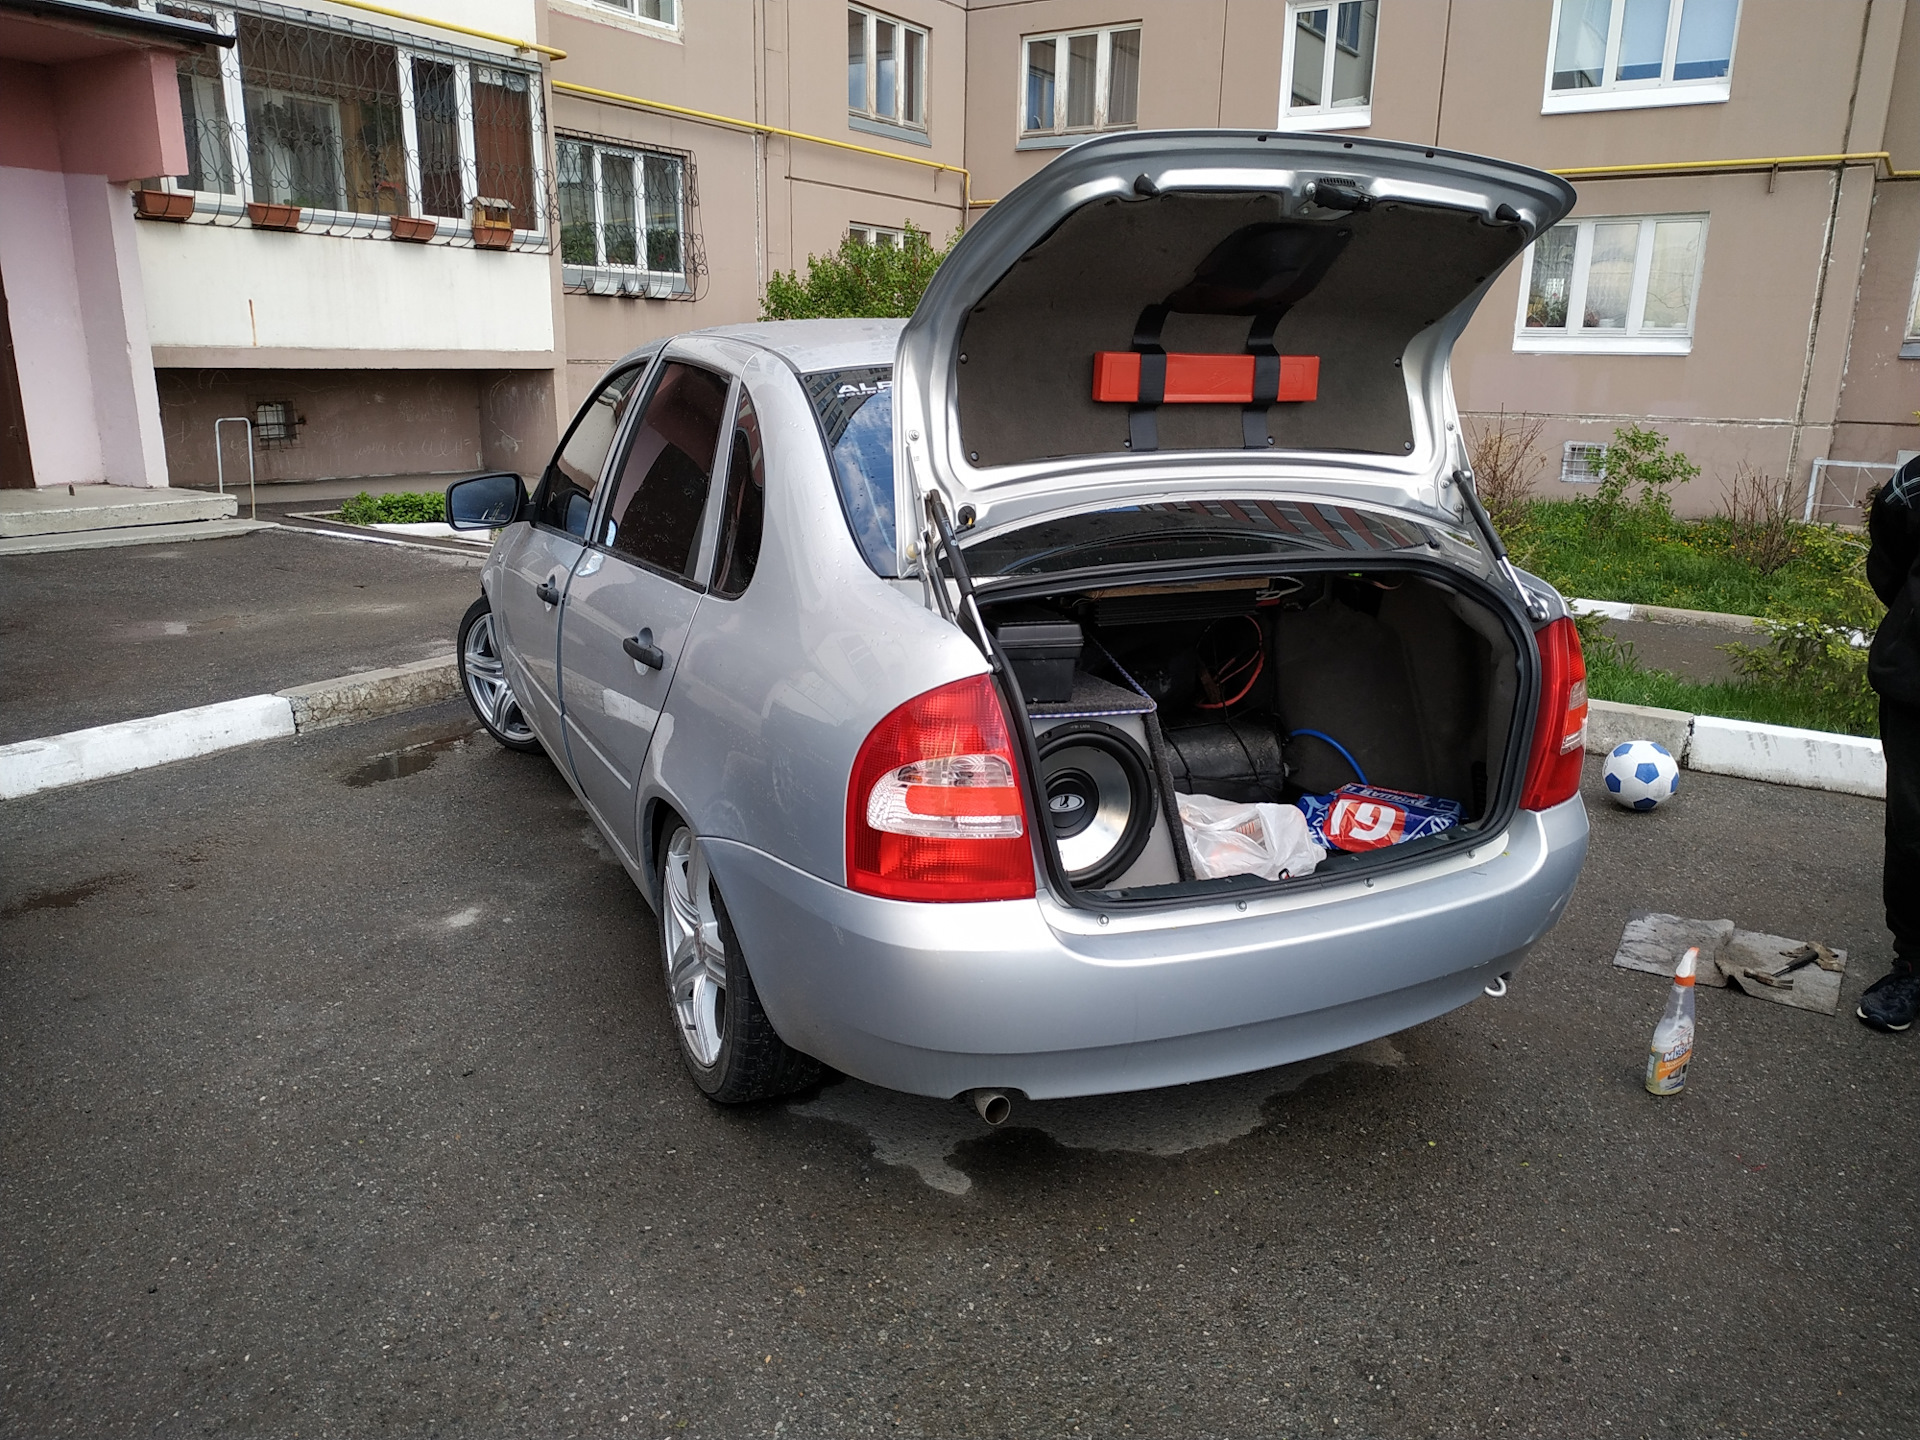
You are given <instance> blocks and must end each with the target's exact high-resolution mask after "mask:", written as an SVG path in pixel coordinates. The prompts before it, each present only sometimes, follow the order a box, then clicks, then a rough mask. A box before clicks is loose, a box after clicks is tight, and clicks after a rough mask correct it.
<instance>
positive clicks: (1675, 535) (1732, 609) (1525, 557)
mask: <svg viewBox="0 0 1920 1440" xmlns="http://www.w3.org/2000/svg"><path fill="white" fill-rule="evenodd" d="M1808 532H1809V533H1807V535H1806V538H1805V541H1804V543H1803V544H1802V547H1801V553H1800V554H1799V555H1797V556H1795V557H1794V558H1793V559H1791V560H1788V561H1787V562H1786V563H1785V564H1784V565H1782V566H1780V568H1778V569H1777V570H1775V571H1774V572H1773V573H1772V574H1771V575H1765V574H1762V573H1761V572H1760V570H1759V568H1758V567H1756V566H1754V565H1752V564H1751V563H1749V562H1748V561H1746V560H1744V559H1742V558H1741V557H1740V556H1739V555H1738V554H1736V553H1734V552H1733V551H1732V550H1731V549H1730V548H1729V546H1728V540H1729V527H1728V525H1727V523H1726V521H1724V520H1722V519H1718V518H1715V519H1708V520H1698V521H1692V522H1687V521H1677V520H1674V521H1664V522H1663V521H1661V520H1659V519H1657V518H1652V517H1641V516H1627V517H1624V518H1623V519H1622V521H1621V522H1620V523H1619V524H1617V525H1616V526H1615V527H1614V528H1613V529H1612V530H1610V531H1607V532H1604V533H1602V534H1598V535H1595V534H1592V533H1590V532H1589V529H1588V524H1587V517H1586V514H1585V507H1583V506H1581V505H1579V504H1578V503H1576V502H1574V501H1569V500H1536V501H1534V502H1533V503H1532V504H1531V505H1529V506H1528V507H1527V511H1526V518H1525V519H1524V520H1523V521H1522V522H1521V523H1520V524H1519V525H1516V526H1514V527H1512V528H1511V529H1510V530H1509V531H1508V532H1507V534H1506V536H1505V537H1504V538H1505V539H1506V542H1507V546H1508V548H1509V549H1510V550H1512V551H1513V556H1514V560H1515V563H1517V564H1519V565H1521V566H1522V567H1524V568H1525V569H1528V570H1531V571H1532V572H1533V573H1534V574H1536V575H1539V576H1540V577H1541V578H1543V579H1545V580H1548V581H1550V582H1552V584H1553V585H1554V586H1555V587H1556V588H1557V589H1558V590H1559V591H1560V593H1561V594H1563V595H1567V596H1577V597H1579V598H1581V599H1587V600H1620V601H1625V602H1627V603H1629V604H1634V605H1674V606H1678V607H1679V608H1681V609H1684V610H1718V611H1721V612H1723V613H1726V614H1731V615H1770V614H1771V615H1778V614H1787V613H1792V612H1795V611H1802V610H1810V609H1816V608H1818V607H1819V604H1820V602H1821V600H1822V599H1823V598H1824V597H1825V596H1827V595H1828V594H1829V593H1830V592H1831V590H1832V587H1833V585H1834V583H1835V581H1836V580H1837V579H1838V578H1839V577H1840V576H1843V575H1845V574H1847V573H1849V572H1853V573H1857V572H1858V568H1859V566H1860V565H1861V564H1862V563H1863V562H1864V560H1865V557H1866V543H1865V541H1864V540H1860V539H1857V538H1855V537H1854V536H1851V535H1846V534H1844V533H1842V532H1839V531H1835V530H1832V529H1828V528H1824V527H1808Z"/></svg>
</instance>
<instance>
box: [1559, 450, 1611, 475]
mask: <svg viewBox="0 0 1920 1440" xmlns="http://www.w3.org/2000/svg"><path fill="white" fill-rule="evenodd" d="M1606 454H1607V447H1606V446H1604V445H1595V444H1592V443H1591V442H1589V441H1585V440H1569V441H1567V443H1566V446H1565V447H1564V448H1563V449H1562V450H1561V452H1560V478H1561V479H1562V480H1564V481H1566V482H1567V483H1568V484H1569V485H1597V484H1599V483H1600V466H1601V462H1602V461H1603V460H1604V459H1605V458H1606Z"/></svg>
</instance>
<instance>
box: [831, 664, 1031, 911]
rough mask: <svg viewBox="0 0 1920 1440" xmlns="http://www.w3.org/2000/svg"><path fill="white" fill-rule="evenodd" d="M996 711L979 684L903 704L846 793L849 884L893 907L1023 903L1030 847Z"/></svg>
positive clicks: (946, 688)
mask: <svg viewBox="0 0 1920 1440" xmlns="http://www.w3.org/2000/svg"><path fill="white" fill-rule="evenodd" d="M1028 828H1029V821H1028V815H1027V802H1026V797H1025V794H1024V793H1023V792H1022V790H1021V788H1020V780H1019V774H1018V771H1017V770H1016V769H1015V767H1014V761H1013V745H1012V742H1011V741H1010V739H1009V738H1008V733H1007V718H1006V712H1005V711H1004V710H1002V709H1001V707H1000V697H999V695H998V694H997V693H995V691H994V688H993V681H992V680H990V679H989V678H988V677H987V676H985V675H975V676H971V677H970V678H968V679H965V680H956V681H954V682H953V683H952V684H951V685H942V686H941V687H940V688H939V689H937V690H929V691H928V692H927V693H926V694H924V695H921V696H918V697H917V698H915V699H912V700H909V701H908V702H907V703H906V704H904V705H902V706H901V707H900V708H899V709H898V710H895V711H894V712H893V713H892V714H891V715H889V716H887V718H886V719H884V720H882V721H881V722H880V723H879V724H878V725H876V726H875V727H874V729H873V733H872V734H871V735H869V736H867V738H866V743H864V744H863V745H861V747H860V753H859V755H857V756H856V757H855V758H854V762H853V775H852V778H851V779H850V781H849V782H848V785H847V884H848V885H849V886H850V887H851V888H853V889H855V890H858V891H860V892H861V893H862V894H866V895H883V896H886V897H888V898H889V899H894V900H948V901H952V900H1025V899H1030V898H1032V896H1033V893H1034V892H1033V847H1032V842H1031V841H1030V840H1029V839H1028V838H1027V831H1028Z"/></svg>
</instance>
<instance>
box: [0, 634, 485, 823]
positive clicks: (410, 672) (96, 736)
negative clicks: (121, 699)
mask: <svg viewBox="0 0 1920 1440" xmlns="http://www.w3.org/2000/svg"><path fill="white" fill-rule="evenodd" d="M459 693H460V672H459V666H458V662H457V661H456V660H455V658H454V657H453V656H451V655H440V656H436V657H434V658H433V659H431V660H418V661H415V662H414V663H413V664H411V665H396V666H394V667H393V668H392V669H390V670H363V671H361V672H360V673H359V674H357V675H342V676H340V677H339V678H338V679H334V680H321V681H318V682H316V683H314V684H312V685H296V686H295V687H293V688H292V689H291V690H282V691H281V692H280V693H279V694H277V695H248V696H246V697H245V698H243V699H240V700H223V701H221V702H220V703H219V704H217V705H198V706H195V707H194V708H193V709H191V710H174V711H171V712H169V713H168V714H165V715H149V716H147V717H146V718H145V719H142V720H122V721H120V722H119V723H117V724H114V725H96V726H94V727H93V728H92V729H91V730H72V731H69V732H68V733H67V734H65V735H50V736H48V737H47V738H46V739H44V740H22V741H19V742H18V743H16V744H13V745H0V800H14V799H18V798H19V797H20V796H23V795H34V794H38V793H39V792H40V791H42V790H56V789H59V788H61V787H62V786H66V785H84V784H85V783H86V782H87V781H89V780H105V779H107V778H108V777H110V776H113V775H125V774H127V773H128V772H129V771H133V770H145V769H148V768H150V767H151V766H154V765H167V764H171V763H172V762H173V761H175V760H191V759H193V758H194V757H195V756H198V755H212V754H214V753H216V752H218V751H221V750H232V749H235V748H237V747H239V746H241V745H251V744H253V743H254V742H255V741H259V740H280V739H284V738H285V737H287V736H289V735H303V734H305V733H306V732H307V731H309V730H322V729H325V728H327V727H329V726H332V725H344V724H347V723H348V722H349V721H353V720H372V719H375V718H376V717H378V716H381V715H392V714H396V713H397V712H399V711H402V710H413V709H417V708H419V707H421V706H423V705H437V704H439V703H440V702H441V701H443V700H450V699H452V698H453V697H454V696H455V695H458V694H459Z"/></svg>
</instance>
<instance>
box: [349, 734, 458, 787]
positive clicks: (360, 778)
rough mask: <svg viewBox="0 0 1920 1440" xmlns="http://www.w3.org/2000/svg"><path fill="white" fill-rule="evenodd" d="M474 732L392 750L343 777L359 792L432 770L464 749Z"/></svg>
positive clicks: (376, 756) (375, 757) (373, 758)
mask: <svg viewBox="0 0 1920 1440" xmlns="http://www.w3.org/2000/svg"><path fill="white" fill-rule="evenodd" d="M473 734H474V732H473V731H471V730H463V731H461V732H460V733H459V734H458V735H447V736H443V737H442V738H441V739H438V740H429V741H427V742H426V743H425V744H423V745H409V746H407V747H406V748H405V749H404V750H389V751H387V752H386V753H385V754H384V755H375V756H373V757H372V758H371V759H369V760H368V761H367V762H366V763H365V764H364V765H360V766H358V767H356V768H355V769H353V770H349V771H348V772H347V773H346V774H345V775H343V776H342V777H341V780H342V781H343V783H345V784H348V785H351V786H352V787H353V788H354V789H356V790H362V789H365V788H366V787H367V786H369V785H378V784H380V782H381V781H383V780H398V779H400V778H401V777H402V776H404V775H418V774H419V773H420V772H421V771H422V770H425V769H428V768H430V767H431V766H432V765H433V763H434V762H435V761H436V760H438V759H439V758H440V757H441V756H442V755H444V754H445V753H446V752H447V751H449V750H464V749H466V748H467V741H468V740H470V739H471V738H472V737H473Z"/></svg>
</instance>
